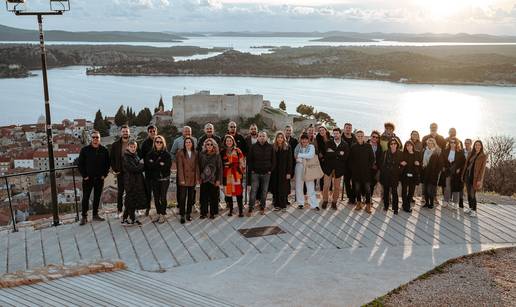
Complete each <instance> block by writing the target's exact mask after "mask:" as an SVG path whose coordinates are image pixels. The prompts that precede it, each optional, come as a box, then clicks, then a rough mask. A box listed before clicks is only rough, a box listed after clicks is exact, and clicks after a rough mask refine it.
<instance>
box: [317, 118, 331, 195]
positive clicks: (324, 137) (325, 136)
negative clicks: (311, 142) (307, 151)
mask: <svg viewBox="0 0 516 307" xmlns="http://www.w3.org/2000/svg"><path fill="white" fill-rule="evenodd" d="M318 132H319V133H317V135H316V136H315V142H316V146H315V148H316V152H317V157H318V158H319V164H320V165H321V168H322V169H324V168H325V164H326V160H325V157H324V153H325V152H326V143H327V142H329V141H330V140H331V135H330V132H329V131H328V129H326V127H324V126H322V125H321V126H319V128H318ZM319 189H320V190H321V191H323V190H324V177H323V178H321V179H320V180H319Z"/></svg>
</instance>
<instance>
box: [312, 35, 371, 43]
mask: <svg viewBox="0 0 516 307" xmlns="http://www.w3.org/2000/svg"><path fill="white" fill-rule="evenodd" d="M311 42H337V43H359V42H360V43H361V42H374V40H372V39H368V38H360V37H349V36H340V35H338V36H328V37H323V38H319V39H312V40H311Z"/></svg>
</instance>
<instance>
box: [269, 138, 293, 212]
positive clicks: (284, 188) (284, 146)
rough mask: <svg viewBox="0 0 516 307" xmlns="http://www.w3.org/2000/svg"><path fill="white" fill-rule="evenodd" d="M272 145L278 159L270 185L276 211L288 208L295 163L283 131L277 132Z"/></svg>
mask: <svg viewBox="0 0 516 307" xmlns="http://www.w3.org/2000/svg"><path fill="white" fill-rule="evenodd" d="M272 147H273V150H274V155H275V160H276V167H274V169H273V171H272V173H271V180H270V185H269V186H270V188H271V192H272V203H273V205H274V210H275V211H279V210H286V209H287V203H288V199H287V198H288V194H289V192H290V178H291V172H292V163H293V160H292V150H291V149H290V145H289V144H288V142H287V141H286V139H285V134H284V133H283V132H282V131H278V132H277V133H276V137H275V138H274V143H273V145H272Z"/></svg>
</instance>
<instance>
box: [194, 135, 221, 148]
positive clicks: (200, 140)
mask: <svg viewBox="0 0 516 307" xmlns="http://www.w3.org/2000/svg"><path fill="white" fill-rule="evenodd" d="M207 138H208V136H207V135H206V134H205V135H203V136H201V138H200V139H199V141H198V142H197V148H196V149H197V152H201V151H202V146H203V145H204V141H206V139H207ZM211 138H212V139H214V140H215V142H217V144H219V147H222V139H221V138H220V136H218V135H215V134H214V135H212V136H211Z"/></svg>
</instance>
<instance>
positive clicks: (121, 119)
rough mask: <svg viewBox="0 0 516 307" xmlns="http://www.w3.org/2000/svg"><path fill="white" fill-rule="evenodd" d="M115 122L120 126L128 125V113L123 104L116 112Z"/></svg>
mask: <svg viewBox="0 0 516 307" xmlns="http://www.w3.org/2000/svg"><path fill="white" fill-rule="evenodd" d="M115 124H116V125H117V126H118V127H120V126H123V125H127V113H126V111H125V110H124V106H123V105H121V106H120V108H118V111H117V112H116V114H115Z"/></svg>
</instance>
